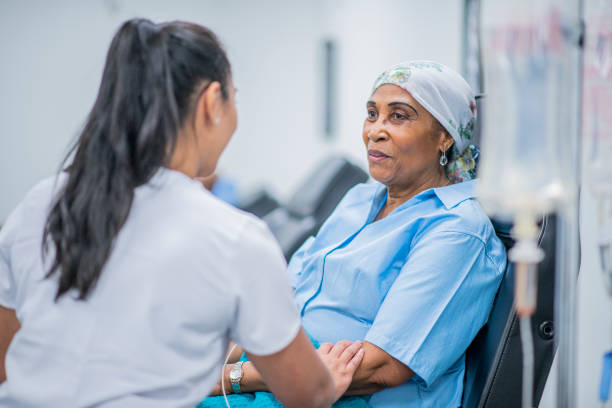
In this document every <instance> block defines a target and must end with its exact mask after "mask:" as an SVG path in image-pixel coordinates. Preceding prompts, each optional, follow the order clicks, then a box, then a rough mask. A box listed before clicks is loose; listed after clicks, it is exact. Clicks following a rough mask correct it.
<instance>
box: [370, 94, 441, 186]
mask: <svg viewBox="0 0 612 408" xmlns="http://www.w3.org/2000/svg"><path fill="white" fill-rule="evenodd" d="M366 109H367V117H366V119H365V122H364V125H363V142H364V144H365V147H366V150H367V153H368V163H369V169H370V175H371V176H372V178H374V179H375V180H377V181H379V182H381V183H382V184H385V185H387V186H398V187H410V186H411V185H413V184H415V183H419V182H420V181H421V180H427V178H428V177H436V176H439V175H440V174H443V168H442V166H440V163H439V160H440V154H441V152H442V151H443V150H445V149H446V148H448V147H450V145H451V144H452V139H451V138H450V136H448V134H446V133H445V132H444V131H443V130H442V129H441V127H440V126H439V125H438V124H437V122H436V119H435V118H434V117H433V116H432V115H431V114H430V113H429V112H428V111H427V110H425V109H424V108H423V107H422V106H421V105H420V104H419V103H418V102H417V101H416V100H415V99H414V98H413V97H412V96H411V95H410V94H409V93H408V92H406V91H405V90H404V89H402V88H400V87H399V86H396V85H392V84H385V85H382V86H380V87H379V88H378V89H377V90H376V91H375V92H374V94H373V95H372V96H371V97H370V100H369V101H368V102H367V104H366ZM449 139H450V140H449Z"/></svg>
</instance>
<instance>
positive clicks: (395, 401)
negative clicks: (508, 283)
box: [289, 181, 506, 408]
mask: <svg viewBox="0 0 612 408" xmlns="http://www.w3.org/2000/svg"><path fill="white" fill-rule="evenodd" d="M476 182H477V181H468V182H463V183H459V184H453V185H450V186H446V187H440V188H434V189H429V190H426V191H423V192H421V193H419V194H417V195H416V196H414V197H413V198H411V199H409V200H408V201H406V202H405V203H403V204H402V205H401V206H399V207H398V208H396V209H395V210H394V211H393V212H391V213H390V214H389V215H388V216H386V217H385V218H383V219H381V220H378V221H374V219H375V218H376V215H377V214H378V212H379V211H380V209H381V208H382V206H383V205H384V203H385V200H386V198H387V190H386V187H385V186H383V185H381V184H362V185H358V186H356V187H354V188H353V189H351V191H349V192H348V193H347V194H346V196H345V197H344V198H343V200H342V201H341V203H340V204H339V205H338V207H337V208H336V210H335V211H334V212H333V214H332V215H331V216H330V217H329V219H328V220H327V221H326V222H325V224H324V225H323V226H322V227H321V229H320V231H319V232H318V234H317V236H316V237H311V238H309V239H308V240H307V241H306V242H305V243H304V244H303V245H302V247H301V248H300V249H299V250H298V251H297V252H296V253H295V255H294V256H293V257H292V259H291V261H290V264H289V273H290V275H291V278H292V282H293V286H294V288H295V300H296V303H297V306H298V310H299V312H300V314H301V316H302V325H303V327H304V329H305V330H306V331H307V332H308V333H309V334H310V335H312V336H313V337H314V338H315V339H316V340H318V341H319V342H334V343H335V342H337V341H339V340H342V339H348V340H365V341H368V342H370V343H372V344H375V345H376V346H378V347H380V348H381V349H383V350H384V351H386V352H387V353H388V354H390V355H391V356H393V357H394V358H396V359H398V360H399V361H401V362H402V363H404V364H406V365H407V366H408V367H410V369H411V370H412V371H414V373H415V376H414V377H413V378H411V379H410V380H409V381H408V382H406V383H405V384H403V385H401V386H399V387H395V388H388V389H385V390H383V391H381V392H379V393H376V394H374V395H373V396H372V398H371V399H370V400H369V403H370V405H371V406H373V407H415V408H416V407H419V408H424V407H444V408H449V407H458V406H460V405H461V397H462V392H463V381H464V373H465V350H466V348H467V347H468V346H469V345H470V343H471V341H472V340H473V339H474V337H475V336H476V334H477V333H478V331H479V329H480V328H481V327H482V326H483V325H484V324H485V323H486V321H487V319H488V316H489V313H490V310H491V305H492V303H493V299H494V297H495V294H496V292H497V289H498V287H499V284H500V282H501V278H502V275H503V273H504V270H505V265H506V254H505V249H504V246H503V245H502V243H501V242H500V240H499V239H498V238H497V236H496V235H495V232H494V230H493V226H492V225H491V222H490V221H489V219H488V218H487V216H486V215H485V214H484V212H483V210H482V208H481V207H480V205H479V203H478V202H477V201H476V200H475V199H474V189H475V185H476Z"/></svg>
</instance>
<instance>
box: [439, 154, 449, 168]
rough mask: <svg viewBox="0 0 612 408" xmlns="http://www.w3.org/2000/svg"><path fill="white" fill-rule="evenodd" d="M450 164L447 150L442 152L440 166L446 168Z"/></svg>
mask: <svg viewBox="0 0 612 408" xmlns="http://www.w3.org/2000/svg"><path fill="white" fill-rule="evenodd" d="M447 164H448V157H446V150H445V151H443V152H442V155H441V156H440V166H442V167H444V166H446V165H447Z"/></svg>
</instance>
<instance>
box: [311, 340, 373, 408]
mask: <svg viewBox="0 0 612 408" xmlns="http://www.w3.org/2000/svg"><path fill="white" fill-rule="evenodd" d="M317 353H318V354H319V357H321V360H323V363H324V364H325V366H326V367H327V369H328V370H329V371H330V373H331V376H332V378H333V380H334V384H335V386H336V397H335V399H334V401H337V400H338V399H339V398H340V397H341V396H342V395H344V393H345V392H346V390H347V389H348V387H349V385H350V384H351V381H352V380H353V375H354V374H355V371H356V370H357V367H359V364H361V360H363V355H364V351H363V348H362V347H361V341H356V342H351V341H348V340H340V341H339V342H338V343H336V344H332V343H323V344H321V346H320V347H319V348H318V349H317Z"/></svg>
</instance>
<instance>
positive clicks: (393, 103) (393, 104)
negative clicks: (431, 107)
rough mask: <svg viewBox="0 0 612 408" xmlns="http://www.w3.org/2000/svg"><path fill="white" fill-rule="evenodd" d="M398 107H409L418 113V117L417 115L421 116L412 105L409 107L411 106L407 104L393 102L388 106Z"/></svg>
mask: <svg viewBox="0 0 612 408" xmlns="http://www.w3.org/2000/svg"><path fill="white" fill-rule="evenodd" d="M396 105H403V106H407V107H409V108H410V109H412V110H413V111H414V113H416V115H417V116H419V112H417V110H416V109H415V108H414V107H413V106H412V105H409V104H407V103H405V102H391V103H390V104H389V105H387V106H396Z"/></svg>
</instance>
